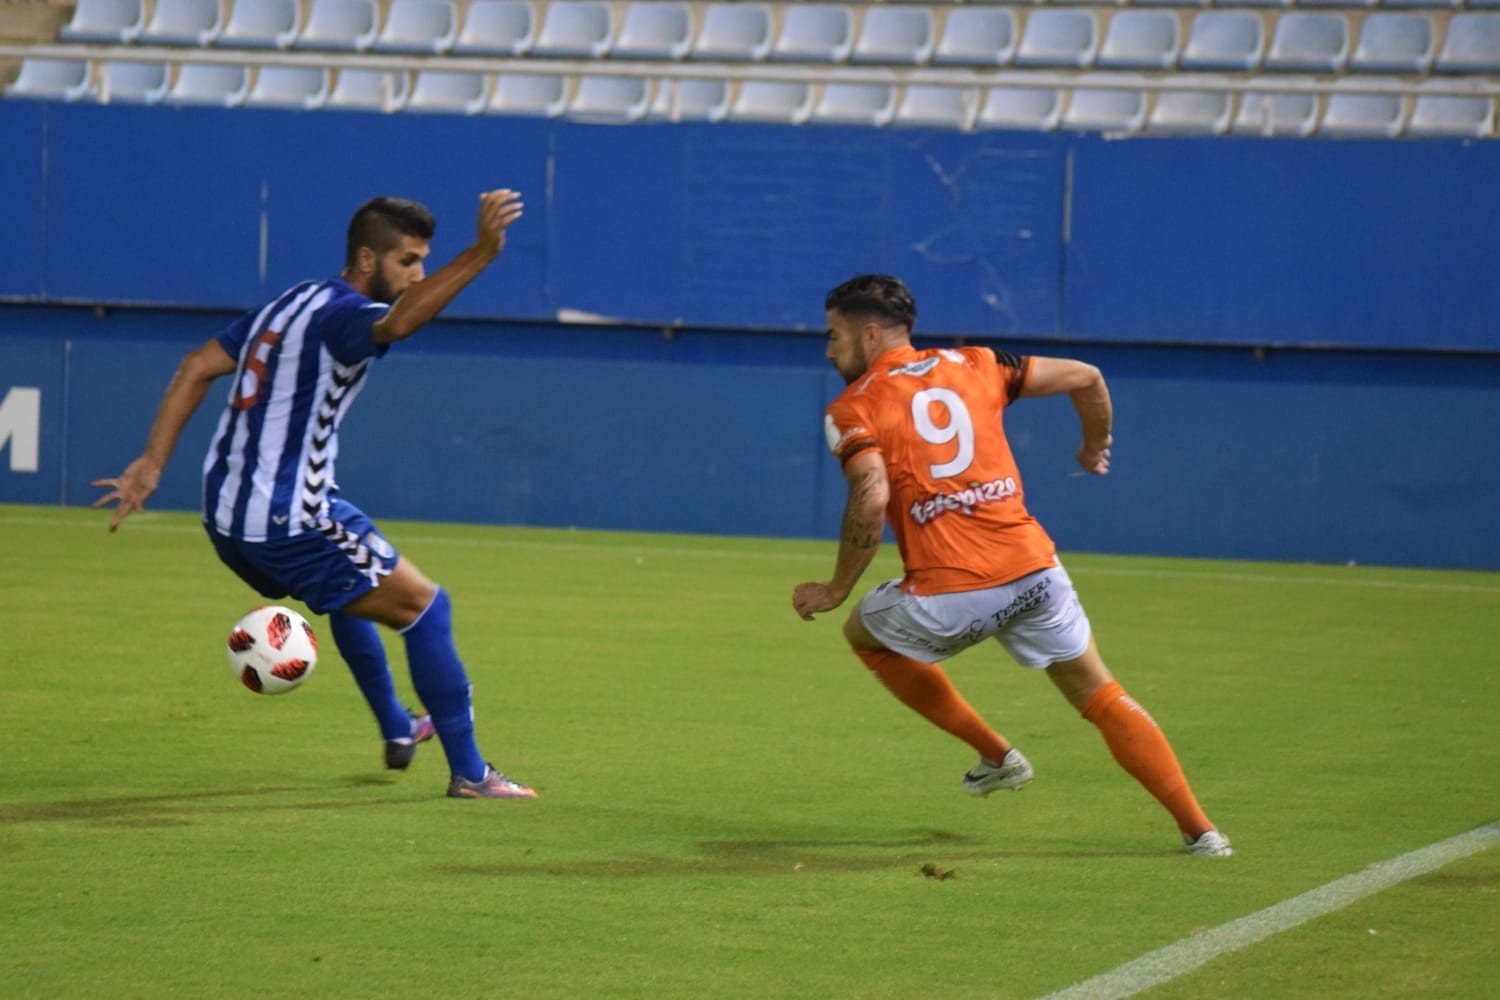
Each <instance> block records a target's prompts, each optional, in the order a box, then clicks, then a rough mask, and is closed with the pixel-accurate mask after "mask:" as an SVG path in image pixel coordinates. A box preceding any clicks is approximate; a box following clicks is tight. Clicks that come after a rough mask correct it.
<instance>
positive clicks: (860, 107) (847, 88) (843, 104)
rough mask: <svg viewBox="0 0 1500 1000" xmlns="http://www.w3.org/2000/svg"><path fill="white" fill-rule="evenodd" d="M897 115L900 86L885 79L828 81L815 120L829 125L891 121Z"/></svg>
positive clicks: (813, 117)
mask: <svg viewBox="0 0 1500 1000" xmlns="http://www.w3.org/2000/svg"><path fill="white" fill-rule="evenodd" d="M895 117H896V88H895V87H893V86H891V85H890V84H885V83H825V84H824V85H823V92H822V93H821V94H820V95H819V96H818V100H817V102H816V103H814V104H813V111H812V118H811V119H810V120H811V121H814V122H819V123H822V124H825V125H873V126H880V125H889V124H890V123H891V120H892V119H893V118H895Z"/></svg>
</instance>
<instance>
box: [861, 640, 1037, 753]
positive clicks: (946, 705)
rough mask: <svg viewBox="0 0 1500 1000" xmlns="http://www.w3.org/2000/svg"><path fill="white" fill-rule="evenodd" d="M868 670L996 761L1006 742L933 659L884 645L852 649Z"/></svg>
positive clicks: (936, 722)
mask: <svg viewBox="0 0 1500 1000" xmlns="http://www.w3.org/2000/svg"><path fill="white" fill-rule="evenodd" d="M854 654H855V655H856V656H858V657H859V658H860V659H861V660H863V661H864V663H865V666H867V667H869V668H870V672H871V673H872V674H874V675H875V676H876V677H878V678H880V682H881V683H882V684H884V685H885V686H886V687H887V688H889V689H890V691H891V694H893V695H895V696H896V697H897V698H900V699H901V701H902V703H903V704H905V705H906V706H907V707H908V708H910V709H912V710H913V711H914V712H917V713H918V714H919V715H921V716H922V717H923V718H924V719H926V720H927V721H928V722H930V723H932V724H933V725H934V726H937V727H938V728H939V729H941V730H943V731H944V732H947V733H951V734H952V735H954V736H957V737H958V738H959V739H961V740H963V741H964V742H965V743H967V744H969V746H971V747H973V748H974V749H975V750H977V751H978V752H979V756H981V757H983V758H985V759H986V760H988V761H991V762H992V763H995V764H998V763H1000V761H1001V759H1002V758H1003V757H1004V756H1005V755H1006V754H1007V753H1009V752H1010V744H1009V743H1007V742H1006V741H1005V738H1004V737H1002V736H1001V735H1000V734H999V733H997V732H995V731H994V730H993V729H991V728H990V727H989V725H988V724H987V723H985V721H984V720H983V719H981V718H980V717H979V713H978V712H976V711H974V709H973V708H971V707H969V703H968V702H967V701H964V697H963V695H961V694H959V693H958V689H957V688H955V687H954V686H953V684H952V682H950V681H949V680H948V675H947V674H945V673H943V668H942V667H939V666H938V665H937V664H936V663H922V662H921V661H919V660H913V659H912V658H911V657H909V656H902V655H901V654H900V653H893V652H891V651H890V650H888V649H879V650H876V649H856V650H855V651H854Z"/></svg>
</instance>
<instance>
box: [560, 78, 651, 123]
mask: <svg viewBox="0 0 1500 1000" xmlns="http://www.w3.org/2000/svg"><path fill="white" fill-rule="evenodd" d="M651 97H652V81H651V80H648V79H645V78H644V77H638V76H592V75H589V76H581V77H579V78H578V83H577V85H576V86H575V87H574V88H573V97H572V100H570V101H569V102H568V117H569V118H578V119H582V120H585V121H588V120H594V121H614V122H633V121H639V120H640V119H642V118H644V117H646V112H648V111H649V110H651Z"/></svg>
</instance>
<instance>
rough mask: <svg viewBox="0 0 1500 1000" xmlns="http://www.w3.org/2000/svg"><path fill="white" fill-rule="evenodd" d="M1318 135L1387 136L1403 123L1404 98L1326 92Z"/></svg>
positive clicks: (1404, 115) (1399, 129)
mask: <svg viewBox="0 0 1500 1000" xmlns="http://www.w3.org/2000/svg"><path fill="white" fill-rule="evenodd" d="M1327 101H1328V103H1327V105H1325V107H1324V109H1323V120H1322V122H1321V123H1319V125H1318V134H1319V135H1329V136H1341V137H1343V136H1347V137H1351V138H1354V137H1369V138H1381V139H1391V138H1394V137H1395V136H1398V135H1400V134H1401V129H1402V127H1403V125H1404V124H1405V119H1406V109H1405V103H1406V99H1405V98H1404V97H1401V96H1399V95H1396V94H1337V93H1335V94H1329V95H1328V98H1327Z"/></svg>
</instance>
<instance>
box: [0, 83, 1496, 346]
mask: <svg viewBox="0 0 1500 1000" xmlns="http://www.w3.org/2000/svg"><path fill="white" fill-rule="evenodd" d="M0 133H3V134H4V135H5V136H6V138H7V140H8V141H9V140H13V141H11V142H10V148H9V149H8V150H7V154H8V155H7V157H6V164H5V166H4V167H3V168H0V169H3V170H4V173H3V174H0V178H3V179H5V180H7V181H9V182H11V183H12V184H13V185H14V190H17V191H19V192H21V193H22V194H23V195H25V196H26V197H27V199H28V200H27V201H26V202H23V204H26V205H27V206H28V211H27V213H26V218H25V219H23V223H22V226H21V235H22V238H23V239H25V240H27V241H29V242H30V243H31V244H32V245H34V247H35V252H29V253H26V254H24V255H23V257H24V259H23V260H22V262H21V264H20V266H19V267H18V268H17V269H16V270H14V271H13V272H9V273H4V274H0V297H10V298H21V299H32V300H36V299H42V300H46V301H61V300H84V301H107V302H129V303H137V304H140V303H155V304H174V305H189V306H201V307H212V308H229V307H234V308H245V307H248V306H250V305H252V304H254V303H256V302H258V301H260V300H262V299H264V298H266V297H268V296H269V295H270V294H273V293H274V292H276V291H278V290H280V289H281V288H283V287H285V286H286V285H288V284H290V283H291V282H293V281H296V280H300V279H303V278H307V277H317V276H321V275H324V274H327V273H329V272H330V271H333V270H335V269H337V267H338V266H339V264H340V262H341V260H342V256H343V233H344V227H345V225H346V223H347V220H348V216H349V214H350V212H351V211H352V209H353V207H354V206H355V205H357V204H358V203H359V202H360V201H362V200H364V199H365V198H366V197H368V196H371V195H373V194H376V193H395V194H400V195H405V196H410V197H415V198H418V199H420V200H422V201H425V202H427V203H428V204H429V205H430V206H431V207H432V208H433V209H434V211H435V212H436V214H437V215H438V218H439V220H440V228H439V233H438V239H437V241H436V242H435V245H434V256H435V262H436V263H442V262H443V261H445V260H446V259H448V258H449V257H451V256H452V255H453V254H454V253H456V252H457V251H458V250H459V249H461V248H462V247H463V246H464V245H466V244H467V242H468V241H469V239H470V233H471V231H472V228H471V227H472V225H473V223H472V218H473V212H474V207H475V200H476V197H477V195H478V193H479V191H481V190H483V189H485V188H487V187H490V186H510V187H514V188H517V189H519V190H521V191H522V192H523V193H524V194H525V195H526V199H527V213H526V217H525V218H524V219H523V220H522V221H521V223H520V224H518V225H517V226H516V227H515V229H514V230H513V232H512V234H511V236H510V240H509V249H508V250H507V254H506V259H505V260H504V262H503V263H502V265H501V266H499V267H497V268H495V269H494V271H493V273H491V274H488V275H486V276H485V278H484V279H483V280H482V281H481V282H479V283H477V284H475V285H474V286H473V287H472V288H470V289H469V290H467V291H466V292H464V294H463V295H462V296H461V297H460V299H459V300H458V302H456V303H455V304H454V307H453V308H452V309H451V310H450V315H451V316H455V317H456V316H469V317H475V318H490V319H496V318H499V319H513V320H514V319H521V320H553V319H556V318H559V317H562V318H577V316H578V315H579V314H581V316H582V317H583V318H587V317H589V316H597V317H605V318H608V319H610V320H614V321H619V322H626V323H638V324H645V325H656V326H662V327H670V326H679V327H683V328H700V329H701V328H726V329H762V330H779V331H786V330H817V329H819V328H821V325H822V321H821V301H822V296H823V294H824V293H825V292H826V291H827V289H828V288H829V287H831V286H832V285H834V284H836V283H837V282H838V281H841V280H843V279H844V278H846V277H848V276H850V275H851V274H853V273H856V272H861V271H888V272H892V273H896V274H899V275H901V276H902V277H904V278H905V279H906V280H907V281H908V282H909V283H910V284H911V286H912V288H913V290H914V291H915V292H916V294H917V298H918V303H919V306H920V308H921V313H922V320H921V327H922V329H924V330H926V331H928V332H932V333H942V334H948V335H954V336H975V337H1007V336H1025V337H1055V338H1060V339H1066V340H1101V341H1118V342H1148V343H1184V342H1185V343H1203V344H1273V345H1275V344H1291V345H1335V346H1346V347H1376V348H1400V349H1417V350H1426V349H1445V350H1470V351H1500V334H1497V330H1500V283H1497V282H1495V281H1494V280H1492V273H1491V268H1492V262H1493V261H1494V260H1496V259H1500V230H1497V229H1496V228H1495V227H1494V226H1492V225H1490V224H1489V222H1490V220H1492V219H1494V218H1495V217H1497V215H1500V185H1496V184H1495V183H1494V182H1493V179H1494V178H1495V177H1496V176H1500V144H1496V143H1467V144H1466V143H1462V142H1421V143H1418V142H1409V143H1393V142H1379V143H1366V142H1321V141H1313V140H1297V141H1283V140H1263V139H1232V140H1231V139H1212V140H1209V139H1142V140H1133V141H1125V142H1120V141H1105V140H1103V139H1101V138H1099V137H1096V136H1075V135H1062V134H1053V135H1031V134H1025V133H996V132H988V133H971V134H958V133H941V132H931V131H925V130H918V131H907V130H902V129H857V128H827V127H820V128H786V127H779V126H769V125H766V126H762V125H746V124H736V125H709V124H702V123H697V124H677V125H670V124H654V125H642V126H638V127H637V126H632V127H628V128H620V127H612V126H601V125H589V124H581V123H576V122H567V121H552V120H541V119H506V118H496V117H490V116H477V117H467V116H448V115H427V116H421V115H399V116H386V115H362V114H342V113H340V114H331V113H323V114H317V113H285V112H279V111H268V110H267V111H262V110H256V111H251V110H236V111H232V112H225V111H221V110H217V109H203V108H180V109H174V108H165V107H150V108H146V107H118V106H112V107H100V106H88V105H64V104H47V105H37V104H32V103H26V102H0ZM43 163H45V164H46V165H47V166H46V169H45V172H43V171H42V170H41V167H40V166H39V165H40V164H43ZM35 206H40V211H41V221H40V223H38V222H37V221H36V220H37V216H36V215H35V214H34V213H35V212H36V211H37V208H36V207H35ZM37 225H40V226H41V230H40V231H39V232H38V231H37V230H36V226H37ZM35 261H40V262H41V263H40V264H38V263H35ZM39 267H40V268H43V270H41V271H40V273H39V270H38V268H39Z"/></svg>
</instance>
